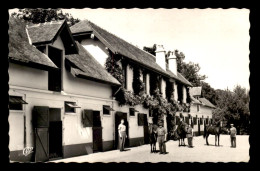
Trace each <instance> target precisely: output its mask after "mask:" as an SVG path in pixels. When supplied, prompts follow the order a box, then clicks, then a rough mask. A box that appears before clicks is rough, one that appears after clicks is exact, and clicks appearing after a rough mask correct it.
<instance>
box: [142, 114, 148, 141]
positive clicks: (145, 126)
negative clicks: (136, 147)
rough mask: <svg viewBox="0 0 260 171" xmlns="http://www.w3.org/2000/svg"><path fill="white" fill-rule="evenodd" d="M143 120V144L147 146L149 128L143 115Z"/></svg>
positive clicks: (145, 116)
mask: <svg viewBox="0 0 260 171" xmlns="http://www.w3.org/2000/svg"><path fill="white" fill-rule="evenodd" d="M143 118H144V144H149V127H148V121H147V115H146V114H143Z"/></svg>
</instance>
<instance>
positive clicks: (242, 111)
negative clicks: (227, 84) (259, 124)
mask: <svg viewBox="0 0 260 171" xmlns="http://www.w3.org/2000/svg"><path fill="white" fill-rule="evenodd" d="M216 92H217V95H216V104H217V109H215V110H214V111H213V118H214V120H215V121H219V120H222V121H224V126H225V125H226V126H229V124H231V123H233V124H235V126H236V127H237V129H238V133H242V134H244V133H249V115H250V111H249V94H248V92H247V91H246V89H245V88H242V87H241V86H236V87H235V88H234V90H233V92H232V91H230V90H228V89H226V90H216Z"/></svg>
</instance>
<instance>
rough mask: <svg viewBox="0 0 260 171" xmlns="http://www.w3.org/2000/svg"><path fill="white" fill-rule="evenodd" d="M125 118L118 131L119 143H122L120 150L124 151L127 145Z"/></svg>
mask: <svg viewBox="0 0 260 171" xmlns="http://www.w3.org/2000/svg"><path fill="white" fill-rule="evenodd" d="M124 122H125V121H124V119H121V123H120V124H119V126H118V133H119V137H120V140H119V145H120V151H121V152H122V151H124V147H125V139H126V138H127V135H126V126H125V125H124Z"/></svg>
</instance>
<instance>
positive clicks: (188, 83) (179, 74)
mask: <svg viewBox="0 0 260 171" xmlns="http://www.w3.org/2000/svg"><path fill="white" fill-rule="evenodd" d="M166 71H167V73H168V74H169V75H170V76H171V77H172V78H174V79H176V80H178V81H179V82H181V83H183V84H185V85H188V86H192V84H191V83H190V82H189V81H188V80H186V78H185V77H184V76H183V75H182V74H181V73H179V72H177V75H175V74H174V73H173V72H171V71H170V70H169V69H166Z"/></svg>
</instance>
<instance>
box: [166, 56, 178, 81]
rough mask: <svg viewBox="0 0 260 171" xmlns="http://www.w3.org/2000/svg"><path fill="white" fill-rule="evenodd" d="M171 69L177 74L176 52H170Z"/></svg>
mask: <svg viewBox="0 0 260 171" xmlns="http://www.w3.org/2000/svg"><path fill="white" fill-rule="evenodd" d="M168 63H169V70H170V71H171V72H172V73H174V74H175V75H176V76H177V57H176V56H175V54H174V52H170V55H169V57H168Z"/></svg>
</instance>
